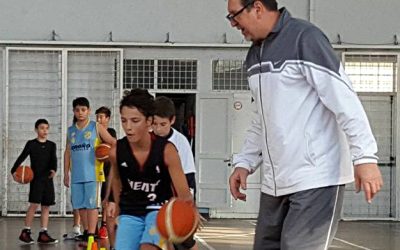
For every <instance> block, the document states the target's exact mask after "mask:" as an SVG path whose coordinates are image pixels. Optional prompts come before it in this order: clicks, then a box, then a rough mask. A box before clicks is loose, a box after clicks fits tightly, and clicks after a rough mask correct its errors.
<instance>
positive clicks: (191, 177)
mask: <svg viewBox="0 0 400 250" xmlns="http://www.w3.org/2000/svg"><path fill="white" fill-rule="evenodd" d="M185 176H186V180H187V182H188V185H189V188H190V189H191V190H193V199H194V200H195V201H196V191H197V190H196V177H195V173H188V174H185Z"/></svg>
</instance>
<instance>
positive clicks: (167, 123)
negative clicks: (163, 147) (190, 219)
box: [153, 96, 198, 250]
mask: <svg viewBox="0 0 400 250" xmlns="http://www.w3.org/2000/svg"><path fill="white" fill-rule="evenodd" d="M154 107H155V112H154V120H153V131H154V133H155V134H156V135H158V136H161V137H164V138H167V139H168V141H170V142H172V143H173V144H174V145H175V147H176V149H177V150H178V154H179V157H180V159H181V164H182V168H183V172H184V173H185V175H186V179H187V182H188V185H189V188H190V192H191V193H192V195H193V197H194V199H195V198H196V177H195V174H196V167H195V165H194V159H193V153H192V148H191V147H190V144H189V142H188V140H187V139H186V137H185V136H184V135H183V134H182V133H180V132H179V131H177V130H176V129H174V128H172V125H173V124H174V123H175V119H176V116H175V105H174V103H173V101H172V100H171V99H169V98H168V97H165V96H159V97H157V98H156V99H155V102H154ZM175 249H179V250H181V249H191V250H196V249H198V247H197V244H196V241H195V240H194V239H193V236H192V237H189V238H188V239H187V240H186V241H184V242H183V243H181V244H179V245H175Z"/></svg>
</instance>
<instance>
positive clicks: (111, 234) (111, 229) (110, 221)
mask: <svg viewBox="0 0 400 250" xmlns="http://www.w3.org/2000/svg"><path fill="white" fill-rule="evenodd" d="M115 228H116V224H115V219H114V218H112V217H107V232H108V240H109V242H110V246H111V247H115V234H116V230H115Z"/></svg>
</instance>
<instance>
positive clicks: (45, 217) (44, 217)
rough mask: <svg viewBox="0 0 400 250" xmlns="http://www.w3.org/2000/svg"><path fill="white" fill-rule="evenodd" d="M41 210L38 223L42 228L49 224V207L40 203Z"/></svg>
mask: <svg viewBox="0 0 400 250" xmlns="http://www.w3.org/2000/svg"><path fill="white" fill-rule="evenodd" d="M41 211H42V214H41V215H40V224H41V227H42V229H43V228H45V229H47V226H48V225H49V213H50V207H49V206H43V205H42V207H41Z"/></svg>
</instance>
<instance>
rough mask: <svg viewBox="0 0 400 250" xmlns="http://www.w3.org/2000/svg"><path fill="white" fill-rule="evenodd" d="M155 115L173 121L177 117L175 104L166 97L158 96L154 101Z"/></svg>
mask: <svg viewBox="0 0 400 250" xmlns="http://www.w3.org/2000/svg"><path fill="white" fill-rule="evenodd" d="M154 109H155V110H154V115H156V116H159V117H162V118H168V119H170V120H171V119H172V117H174V116H175V104H174V102H173V101H172V100H171V99H169V98H168V97H166V96H157V98H156V100H155V101H154Z"/></svg>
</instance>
